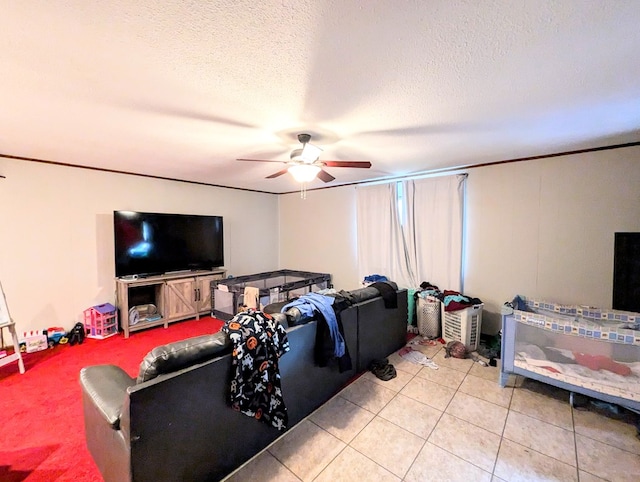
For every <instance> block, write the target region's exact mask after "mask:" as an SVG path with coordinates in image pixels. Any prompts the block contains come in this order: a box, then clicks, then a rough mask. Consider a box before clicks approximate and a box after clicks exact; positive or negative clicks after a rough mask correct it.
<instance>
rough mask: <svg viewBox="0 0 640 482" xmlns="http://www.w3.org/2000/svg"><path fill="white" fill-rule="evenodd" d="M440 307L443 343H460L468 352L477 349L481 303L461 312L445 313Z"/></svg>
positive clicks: (480, 323)
mask: <svg viewBox="0 0 640 482" xmlns="http://www.w3.org/2000/svg"><path fill="white" fill-rule="evenodd" d="M441 305H442V338H444V340H445V341H447V342H449V341H461V342H462V343H464V345H465V346H466V347H467V350H469V351H475V350H477V349H478V344H479V343H480V330H481V328H482V308H483V306H484V304H483V303H480V304H478V305H473V306H469V307H468V308H465V309H463V310H456V311H445V310H444V307H445V306H444V303H441Z"/></svg>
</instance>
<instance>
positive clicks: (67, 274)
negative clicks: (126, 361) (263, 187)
mask: <svg viewBox="0 0 640 482" xmlns="http://www.w3.org/2000/svg"><path fill="white" fill-rule="evenodd" d="M0 174H2V175H4V176H6V179H0V223H1V224H0V229H1V231H0V281H2V285H3V288H4V291H5V294H6V297H7V302H8V306H9V311H10V312H11V316H12V318H13V319H14V320H15V321H16V326H17V329H18V330H19V331H25V330H31V329H43V328H47V327H50V326H62V327H64V328H66V329H69V328H71V326H73V324H74V323H75V322H76V321H79V320H80V319H81V317H82V312H83V310H85V309H86V308H89V307H91V306H94V305H96V304H100V303H105V302H110V303H114V301H115V296H114V290H115V283H114V276H115V271H114V270H115V268H114V246H113V211H114V210H120V209H128V210H135V211H149V212H171V213H189V214H212V215H221V216H223V217H224V229H225V233H224V242H225V267H226V269H227V273H228V274H233V275H235V276H238V275H243V274H250V273H255V272H260V271H271V270H275V269H277V268H278V230H277V229H274V226H277V223H278V197H277V196H275V195H271V194H262V193H253V192H247V191H239V190H234V189H224V188H216V187H209V186H200V185H196V184H189V183H184V182H177V181H163V180H158V179H150V178H144V177H140V176H131V175H125V174H115V173H105V172H99V171H92V170H87V169H79V168H72V167H64V166H57V165H49V164H42V163H36V162H26V161H18V160H12V159H6V158H1V157H0Z"/></svg>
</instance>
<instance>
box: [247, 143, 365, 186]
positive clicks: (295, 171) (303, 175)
mask: <svg viewBox="0 0 640 482" xmlns="http://www.w3.org/2000/svg"><path fill="white" fill-rule="evenodd" d="M298 140H299V141H300V143H301V144H302V148H298V149H294V150H293V151H291V154H290V155H289V159H290V160H289V161H273V160H267V159H236V160H237V161H252V162H283V163H285V164H286V165H287V167H285V168H284V169H282V170H280V171H278V172H275V173H273V174H271V175H270V176H267V177H266V179H273V178H276V177H279V176H282V175H283V174H286V173H287V172H288V173H290V174H291V175H292V176H293V177H294V179H295V180H296V181H298V182H301V183H305V182H311V181H313V180H314V179H315V178H316V177H318V178H319V179H320V180H321V181H324V182H331V181H333V180H334V179H335V177H333V176H332V175H331V174H329V173H328V172H327V171H325V170H324V169H323V168H324V167H357V168H364V169H368V168H370V167H371V163H370V162H369V161H321V160H320V158H319V157H320V153H321V152H322V149H321V148H319V147H318V146H314V145H313V144H310V143H309V141H310V140H311V135H310V134H298Z"/></svg>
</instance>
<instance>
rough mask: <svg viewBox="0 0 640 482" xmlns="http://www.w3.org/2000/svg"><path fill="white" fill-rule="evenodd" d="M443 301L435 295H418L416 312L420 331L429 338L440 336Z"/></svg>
mask: <svg viewBox="0 0 640 482" xmlns="http://www.w3.org/2000/svg"><path fill="white" fill-rule="evenodd" d="M441 304H442V302H441V301H440V300H439V299H438V298H435V297H433V296H427V297H426V298H423V297H421V296H419V297H418V303H417V305H416V313H417V318H418V333H419V334H420V335H422V336H424V337H427V338H437V337H438V336H440V310H441V308H440V305H441Z"/></svg>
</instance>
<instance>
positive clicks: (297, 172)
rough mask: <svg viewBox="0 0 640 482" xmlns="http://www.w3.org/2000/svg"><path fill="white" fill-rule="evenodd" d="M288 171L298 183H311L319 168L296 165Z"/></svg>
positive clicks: (308, 165) (311, 165)
mask: <svg viewBox="0 0 640 482" xmlns="http://www.w3.org/2000/svg"><path fill="white" fill-rule="evenodd" d="M288 171H289V173H290V174H291V175H292V176H293V178H294V179H295V180H296V181H298V182H311V181H313V180H314V179H315V178H316V176H317V175H318V173H319V172H320V168H319V167H318V166H314V165H313V164H296V165H295V166H291V167H289V169H288Z"/></svg>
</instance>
